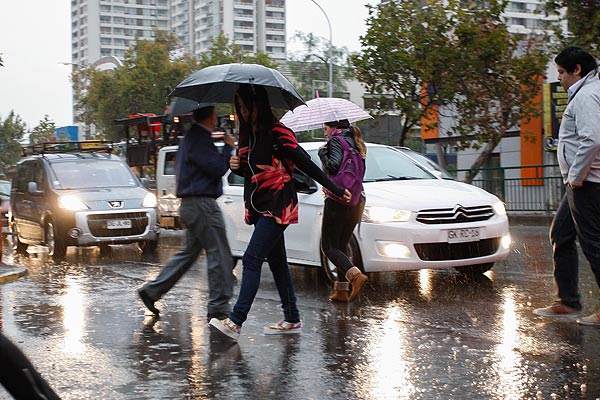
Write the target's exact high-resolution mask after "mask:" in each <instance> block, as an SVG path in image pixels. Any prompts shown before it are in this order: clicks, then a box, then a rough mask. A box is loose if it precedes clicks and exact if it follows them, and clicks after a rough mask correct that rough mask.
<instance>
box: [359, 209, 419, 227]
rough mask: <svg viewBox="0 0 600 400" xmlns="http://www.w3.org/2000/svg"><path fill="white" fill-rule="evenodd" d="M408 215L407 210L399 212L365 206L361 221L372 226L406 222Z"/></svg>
mask: <svg viewBox="0 0 600 400" xmlns="http://www.w3.org/2000/svg"><path fill="white" fill-rule="evenodd" d="M410 213H411V212H410V211H409V210H400V209H397V208H388V207H372V206H367V207H365V210H364V211H363V215H362V221H363V222H370V223H373V224H382V223H385V222H406V221H408V220H409V218H410Z"/></svg>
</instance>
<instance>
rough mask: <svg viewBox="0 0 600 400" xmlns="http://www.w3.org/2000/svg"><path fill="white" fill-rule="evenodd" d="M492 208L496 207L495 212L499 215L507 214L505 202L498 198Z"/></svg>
mask: <svg viewBox="0 0 600 400" xmlns="http://www.w3.org/2000/svg"><path fill="white" fill-rule="evenodd" d="M492 208H493V209H494V212H495V213H496V214H498V215H506V207H505V206H504V202H502V201H500V200H498V201H497V202H496V203H495V204H494V205H493V206H492Z"/></svg>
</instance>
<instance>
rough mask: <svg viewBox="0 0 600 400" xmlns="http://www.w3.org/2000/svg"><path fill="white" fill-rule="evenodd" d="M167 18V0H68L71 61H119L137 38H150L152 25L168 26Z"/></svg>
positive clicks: (83, 63)
mask: <svg viewBox="0 0 600 400" xmlns="http://www.w3.org/2000/svg"><path fill="white" fill-rule="evenodd" d="M169 22H170V20H169V0H71V45H72V49H71V50H72V51H71V53H72V63H73V64H74V65H91V64H93V63H95V62H96V61H98V60H99V59H101V58H103V57H109V56H114V57H116V58H117V59H119V60H121V61H122V60H123V58H124V56H125V52H126V51H127V49H128V48H129V47H131V46H132V45H133V43H134V42H135V40H136V38H138V37H139V38H151V37H152V31H153V29H154V28H155V27H156V28H158V29H161V30H168V29H169V27H170V24H169Z"/></svg>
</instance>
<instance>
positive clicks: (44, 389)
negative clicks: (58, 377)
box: [0, 333, 60, 400]
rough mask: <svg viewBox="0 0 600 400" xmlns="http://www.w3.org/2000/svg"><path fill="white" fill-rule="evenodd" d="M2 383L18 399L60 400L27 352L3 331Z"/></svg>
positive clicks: (0, 348)
mask: <svg viewBox="0 0 600 400" xmlns="http://www.w3.org/2000/svg"><path fill="white" fill-rule="evenodd" d="M0 383H2V386H4V388H5V389H6V390H7V391H8V393H10V394H11V395H12V396H13V397H14V398H15V399H17V400H52V399H56V400H60V398H59V397H58V396H57V395H56V393H54V390H52V388H51V387H50V385H48V382H46V380H45V379H44V378H42V376H41V375H40V374H39V372H37V370H36V369H35V367H34V366H33V364H31V362H30V361H29V359H27V357H26V356H25V354H23V352H22V351H21V350H20V349H19V348H18V347H17V346H15V345H14V344H13V343H12V342H11V341H10V340H9V339H8V338H7V337H6V336H4V335H3V334H2V333H0Z"/></svg>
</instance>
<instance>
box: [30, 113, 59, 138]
mask: <svg viewBox="0 0 600 400" xmlns="http://www.w3.org/2000/svg"><path fill="white" fill-rule="evenodd" d="M55 132H56V124H55V123H54V121H52V120H51V119H50V117H48V115H44V118H43V119H42V120H40V122H39V123H38V125H37V126H36V127H35V128H33V129H32V130H31V132H30V133H29V143H31V144H36V143H44V142H52V141H56V137H55Z"/></svg>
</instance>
